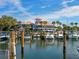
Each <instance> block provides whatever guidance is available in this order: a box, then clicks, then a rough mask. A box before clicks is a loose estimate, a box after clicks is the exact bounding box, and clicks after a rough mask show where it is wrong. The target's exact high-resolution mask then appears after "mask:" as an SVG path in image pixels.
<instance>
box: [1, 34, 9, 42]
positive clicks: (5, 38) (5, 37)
mask: <svg viewBox="0 0 79 59" xmlns="http://www.w3.org/2000/svg"><path fill="white" fill-rule="evenodd" d="M9 38H10V35H6V34H4V33H2V34H1V36H0V41H1V42H2V41H7V40H8V39H9Z"/></svg>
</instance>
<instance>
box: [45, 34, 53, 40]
mask: <svg viewBox="0 0 79 59" xmlns="http://www.w3.org/2000/svg"><path fill="white" fill-rule="evenodd" d="M45 37H46V39H54V34H50V33H47V35H46V36H45Z"/></svg>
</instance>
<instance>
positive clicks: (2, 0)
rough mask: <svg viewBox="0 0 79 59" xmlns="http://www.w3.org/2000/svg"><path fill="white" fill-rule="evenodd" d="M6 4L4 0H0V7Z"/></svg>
mask: <svg viewBox="0 0 79 59" xmlns="http://www.w3.org/2000/svg"><path fill="white" fill-rule="evenodd" d="M6 4H7V1H6V0H0V8H1V7H3V6H5V5H6Z"/></svg>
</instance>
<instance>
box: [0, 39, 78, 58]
mask: <svg viewBox="0 0 79 59" xmlns="http://www.w3.org/2000/svg"><path fill="white" fill-rule="evenodd" d="M78 46H79V40H75V39H74V40H72V39H70V40H68V41H66V47H65V49H64V48H63V41H62V40H58V39H57V40H51V41H49V40H48V41H44V40H32V41H26V40H25V47H24V54H22V53H21V43H20V42H17V44H16V58H17V59H79V53H78V51H77V47H78ZM7 50H8V44H7V43H5V44H4V43H0V59H8V57H9V53H8V51H7Z"/></svg>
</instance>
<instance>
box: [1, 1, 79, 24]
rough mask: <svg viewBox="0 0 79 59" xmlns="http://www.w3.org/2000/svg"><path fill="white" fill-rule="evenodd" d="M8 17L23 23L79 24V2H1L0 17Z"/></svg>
mask: <svg viewBox="0 0 79 59" xmlns="http://www.w3.org/2000/svg"><path fill="white" fill-rule="evenodd" d="M2 15H8V16H12V17H15V18H16V19H17V20H21V21H32V22H34V21H35V18H42V20H47V21H49V22H52V21H57V20H59V21H61V22H64V23H70V22H79V0H0V17H1V16H2Z"/></svg>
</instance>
